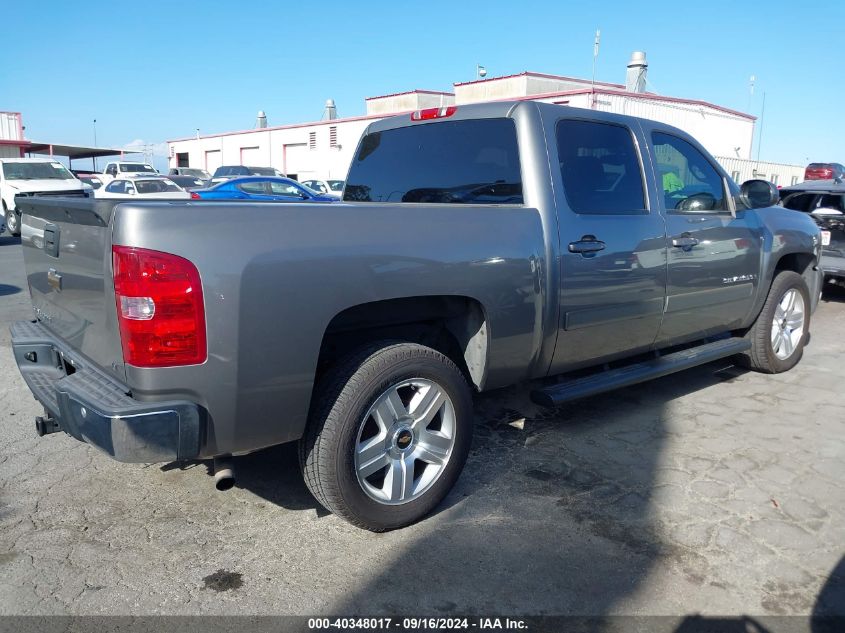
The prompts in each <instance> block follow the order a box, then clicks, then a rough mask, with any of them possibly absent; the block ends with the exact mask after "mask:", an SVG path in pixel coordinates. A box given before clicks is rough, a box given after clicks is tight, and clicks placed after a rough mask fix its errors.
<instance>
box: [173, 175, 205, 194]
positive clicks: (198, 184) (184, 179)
mask: <svg viewBox="0 0 845 633" xmlns="http://www.w3.org/2000/svg"><path fill="white" fill-rule="evenodd" d="M167 178H168V180H172V181H173V182H175V183H176V184H177V185H179V186H180V187H182V189H184V190H185V191H193V190H194V189H203V188H204V187H206V185H207V182H208V181H206V180H203V179H202V178H198V177H197V176H179V175H176V176H168V177H167Z"/></svg>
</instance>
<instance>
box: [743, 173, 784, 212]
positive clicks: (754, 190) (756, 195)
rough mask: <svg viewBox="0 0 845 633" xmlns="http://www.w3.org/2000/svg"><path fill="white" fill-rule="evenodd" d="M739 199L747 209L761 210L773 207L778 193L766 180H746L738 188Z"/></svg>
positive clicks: (777, 198) (776, 201)
mask: <svg viewBox="0 0 845 633" xmlns="http://www.w3.org/2000/svg"><path fill="white" fill-rule="evenodd" d="M739 199H740V201H741V202H742V204H744V205H745V206H746V207H747V208H749V209H762V208H764V207H773V206H775V205H776V204H777V203H778V201H779V200H780V192H778V188H777V186H775V185H774V184H772V183H770V182H769V181H768V180H746V181H745V182H744V183H742V186H741V187H740V188H739Z"/></svg>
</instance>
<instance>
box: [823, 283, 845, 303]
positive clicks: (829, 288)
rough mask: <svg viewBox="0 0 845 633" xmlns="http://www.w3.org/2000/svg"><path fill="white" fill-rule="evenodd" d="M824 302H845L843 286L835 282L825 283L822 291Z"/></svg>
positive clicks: (844, 288)
mask: <svg viewBox="0 0 845 633" xmlns="http://www.w3.org/2000/svg"><path fill="white" fill-rule="evenodd" d="M822 301H824V302H825V303H845V287H843V286H840V285H837V284H831V283H828V284H825V285H824V290H823V292H822Z"/></svg>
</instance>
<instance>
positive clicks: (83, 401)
mask: <svg viewBox="0 0 845 633" xmlns="http://www.w3.org/2000/svg"><path fill="white" fill-rule="evenodd" d="M12 350H13V352H14V355H15V361H16V362H17V364H18V369H20V372H21V375H22V376H23V378H24V380H25V381H26V384H27V385H28V386H29V388H30V390H31V391H32V394H33V395H34V396H35V398H36V399H37V400H38V401H39V402H41V404H43V405H44V408H45V409H46V411H47V412H48V413H49V414H50V416H51V417H52V418H53V419H54V420H55V422H56V423H57V424H58V425H59V427H60V428H61V430H63V431H64V432H66V433H67V434H68V435H71V436H73V437H75V438H76V439H78V440H80V441H83V442H87V443H88V444H91V445H92V446H96V447H97V448H99V449H100V450H102V451H104V452H106V453H107V454H108V455H110V456H111V457H113V458H114V459H116V460H118V461H121V462H136V463H153V462H167V461H173V460H178V459H191V458H195V457H197V456H198V454H199V450H200V431H201V428H202V424H201V414H200V409H199V407H198V406H197V405H196V404H195V403H192V402H187V401H172V402H139V401H138V400H135V399H133V398H132V397H131V395H130V393H129V389H128V388H127V387H125V386H124V385H121V384H120V383H118V382H117V381H116V380H115V379H114V378H112V377H110V376H107V375H106V374H104V373H103V372H102V371H100V370H99V369H97V368H96V367H93V366H91V365H90V364H88V363H87V362H86V361H85V360H84V359H81V358H79V357H78V356H76V355H75V354H74V353H73V352H72V350H70V349H68V348H67V347H66V346H65V345H64V344H63V343H62V342H61V341H60V340H59V339H57V338H56V337H55V336H54V335H53V334H52V333H50V332H49V331H48V330H47V329H46V328H45V327H44V326H43V325H41V324H40V323H38V322H29V321H18V322H16V323H13V324H12Z"/></svg>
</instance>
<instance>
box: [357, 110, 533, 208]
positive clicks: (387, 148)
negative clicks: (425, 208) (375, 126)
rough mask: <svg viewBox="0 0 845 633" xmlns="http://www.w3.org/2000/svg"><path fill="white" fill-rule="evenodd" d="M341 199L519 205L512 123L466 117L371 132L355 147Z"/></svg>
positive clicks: (518, 179) (520, 195)
mask: <svg viewBox="0 0 845 633" xmlns="http://www.w3.org/2000/svg"><path fill="white" fill-rule="evenodd" d="M343 199H344V200H346V201H352V202H411V203H426V202H428V203H441V204H509V205H513V204H523V202H524V201H523V195H522V175H521V171H520V164H519V150H518V147H517V139H516V125H515V124H514V122H513V120H511V119H507V118H497V119H469V120H457V121H439V122H436V123H425V124H417V125H410V126H407V127H400V128H394V129H390V130H383V131H380V132H371V133H369V134H367V135H366V136H365V137H364V138H363V139H362V141H361V144H360V145H359V146H358V150H357V153H356V155H355V158H354V159H353V161H352V165H351V167H350V170H349V177H348V179H347V184H346V188H345V189H344V194H343Z"/></svg>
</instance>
